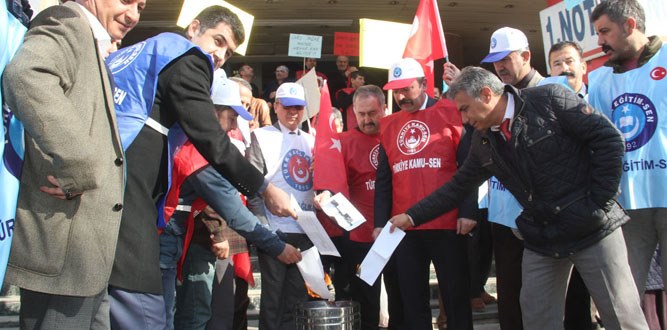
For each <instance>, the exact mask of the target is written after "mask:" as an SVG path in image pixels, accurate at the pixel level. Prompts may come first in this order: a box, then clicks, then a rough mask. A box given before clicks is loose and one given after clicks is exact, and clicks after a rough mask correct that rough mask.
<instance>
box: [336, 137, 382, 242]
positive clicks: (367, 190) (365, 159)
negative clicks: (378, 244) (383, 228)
mask: <svg viewBox="0 0 667 330" xmlns="http://www.w3.org/2000/svg"><path fill="white" fill-rule="evenodd" d="M340 142H341V147H342V148H341V150H342V151H343V162H345V170H346V172H347V184H348V187H349V189H350V196H349V199H350V202H352V204H353V205H354V207H356V208H357V209H358V210H359V212H361V214H362V215H363V216H364V218H366V222H364V224H362V225H361V226H359V227H357V228H355V229H354V230H352V231H351V232H350V240H352V241H355V242H364V243H369V242H372V241H373V227H375V226H374V219H375V218H374V214H375V210H374V205H375V202H374V198H375V172H376V170H377V164H378V152H379V147H380V135H374V136H370V135H366V134H364V133H362V132H360V131H359V130H358V129H356V128H353V129H352V128H351V129H350V130H349V131H347V132H343V133H341V134H340Z"/></svg>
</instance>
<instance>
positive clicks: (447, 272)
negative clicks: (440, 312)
mask: <svg viewBox="0 0 667 330" xmlns="http://www.w3.org/2000/svg"><path fill="white" fill-rule="evenodd" d="M466 238H467V236H462V235H457V234H456V232H455V231H451V230H410V231H408V232H407V233H406V235H405V238H403V241H402V242H401V243H400V244H399V246H398V247H397V248H396V252H395V254H396V273H397V274H398V281H399V286H400V290H401V297H402V299H403V318H404V320H403V327H404V328H405V329H414V330H421V329H429V330H430V329H432V327H433V325H432V320H431V317H432V316H431V307H430V287H429V273H430V263H431V262H433V266H434V267H435V271H436V275H437V278H438V287H439V289H440V293H441V297H442V301H443V303H444V307H445V312H446V313H447V327H448V328H449V329H462V330H466V329H469V330H471V329H472V328H473V324H472V310H471V308H470V294H469V292H470V276H469V272H468V258H467V242H466ZM389 317H390V320H391V314H390V315H389Z"/></svg>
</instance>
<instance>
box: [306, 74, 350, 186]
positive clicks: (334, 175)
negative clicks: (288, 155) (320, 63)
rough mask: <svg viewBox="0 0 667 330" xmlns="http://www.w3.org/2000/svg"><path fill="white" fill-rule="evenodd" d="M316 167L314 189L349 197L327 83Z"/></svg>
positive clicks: (322, 91)
mask: <svg viewBox="0 0 667 330" xmlns="http://www.w3.org/2000/svg"><path fill="white" fill-rule="evenodd" d="M315 132H317V134H316V135H315V166H314V169H313V171H314V173H313V189H315V190H325V189H326V190H331V191H332V192H333V193H334V194H335V193H338V192H340V193H343V194H344V195H345V196H346V197H349V193H348V188H347V175H346V174H345V164H344V162H343V154H342V153H341V145H340V138H339V137H338V132H336V124H335V122H334V115H333V110H332V108H331V98H330V97H329V87H328V86H327V82H326V81H325V82H324V86H322V88H320V113H319V117H318V119H317V124H316V125H315Z"/></svg>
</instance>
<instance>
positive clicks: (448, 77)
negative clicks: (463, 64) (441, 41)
mask: <svg viewBox="0 0 667 330" xmlns="http://www.w3.org/2000/svg"><path fill="white" fill-rule="evenodd" d="M442 68H443V69H444V71H443V72H442V80H444V81H445V84H447V86H449V85H451V84H452V81H454V79H456V77H458V76H459V74H461V70H459V68H457V67H456V65H454V64H452V63H451V62H445V64H443V65H442Z"/></svg>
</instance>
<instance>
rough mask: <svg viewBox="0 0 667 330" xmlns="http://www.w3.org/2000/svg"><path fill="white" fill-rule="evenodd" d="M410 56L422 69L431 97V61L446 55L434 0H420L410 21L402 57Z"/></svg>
mask: <svg viewBox="0 0 667 330" xmlns="http://www.w3.org/2000/svg"><path fill="white" fill-rule="evenodd" d="M406 57H411V58H414V59H415V60H417V62H419V63H420V64H421V65H422V68H423V69H424V75H425V76H426V81H427V86H426V93H428V95H430V96H431V97H433V87H434V86H435V84H434V77H433V61H434V60H437V59H441V58H445V57H447V44H446V43H445V32H444V30H443V29H442V22H441V21H440V12H439V11H438V2H437V1H436V0H421V1H420V2H419V7H417V13H416V14H415V20H414V21H413V22H412V31H411V32H410V39H408V43H407V45H405V51H404V52H403V58H406Z"/></svg>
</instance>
